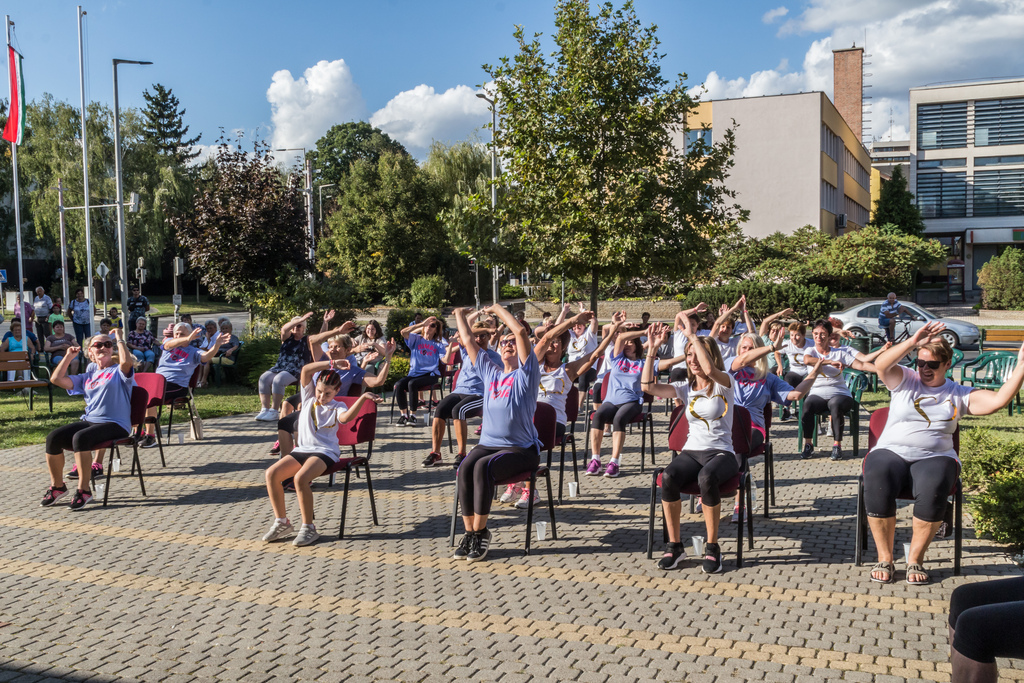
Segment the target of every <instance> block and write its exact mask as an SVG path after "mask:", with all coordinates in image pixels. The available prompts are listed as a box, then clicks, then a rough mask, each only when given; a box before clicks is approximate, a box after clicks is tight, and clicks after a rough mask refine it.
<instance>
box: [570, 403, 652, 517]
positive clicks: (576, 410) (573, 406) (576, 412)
mask: <svg viewBox="0 0 1024 683" xmlns="http://www.w3.org/2000/svg"><path fill="white" fill-rule="evenodd" d="M579 416H580V390H579V389H578V388H577V387H576V385H575V384H574V385H573V387H572V389H570V390H569V395H568V396H566V398H565V427H566V429H565V434H563V435H562V438H561V439H560V440H559V441H558V443H557V444H556V445H557V446H561V448H562V453H561V457H560V458H559V460H558V504H559V505H561V504H562V482H563V479H564V477H565V444H567V443H568V444H572V478H573V480H574V481H575V482H576V492H577V494H578V493H579V486H580V469H579V465H578V464H577V460H576V420H577V419H579ZM652 442H653V437H652ZM653 447H654V446H653V443H652V446H651V448H652V449H653ZM653 457H654V454H653V453H652V454H651V458H652V460H653Z"/></svg>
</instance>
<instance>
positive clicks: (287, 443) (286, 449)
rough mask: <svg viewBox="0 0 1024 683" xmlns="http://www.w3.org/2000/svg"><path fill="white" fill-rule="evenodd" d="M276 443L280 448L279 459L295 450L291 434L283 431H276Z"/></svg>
mask: <svg viewBox="0 0 1024 683" xmlns="http://www.w3.org/2000/svg"><path fill="white" fill-rule="evenodd" d="M277 441H278V443H279V445H280V446H281V457H282V458H283V457H284V456H286V455H290V454H291V452H292V451H293V450H295V440H294V439H293V438H292V433H291V432H289V431H287V430H285V429H278V430H277Z"/></svg>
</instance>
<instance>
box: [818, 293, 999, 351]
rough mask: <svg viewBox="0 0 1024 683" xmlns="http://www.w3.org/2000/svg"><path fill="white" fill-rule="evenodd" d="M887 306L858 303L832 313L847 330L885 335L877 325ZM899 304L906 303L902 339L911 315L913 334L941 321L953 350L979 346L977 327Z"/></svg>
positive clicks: (899, 324) (898, 331)
mask: <svg viewBox="0 0 1024 683" xmlns="http://www.w3.org/2000/svg"><path fill="white" fill-rule="evenodd" d="M884 303H885V299H879V300H877V301H867V302H865V303H862V304H857V305H856V306H851V307H850V308H847V309H846V310H844V311H837V312H835V313H831V314H830V315H831V317H833V318H839V319H840V320H842V321H843V327H844V329H847V330H849V331H851V332H853V333H854V334H858V335H864V336H871V335H878V336H882V335H884V334H885V333H884V332H883V331H882V328H881V327H879V325H878V312H879V311H880V310H881V309H882V304H884ZM900 303H902V304H903V310H904V311H905V312H906V313H907V315H905V316H902V317H900V318H897V319H896V320H897V322H896V335H897V336H899V335H900V334H901V333H902V331H903V322H904V321H908V320H910V316H911V315H912V316H913V317H914V318H915V319H914V320H912V321H910V322H909V323H908V324H907V329H908V331H909V332H910V334H913V333H914V332H915V331H917V330H918V329H919V328H920V327H921V326H922V325H924V324H925V323H927V322H930V321H932V320H940V321H942V323H943V324H945V326H946V329H945V331H944V332H943V333H942V336H943V337H945V339H946V341H948V342H949V344H950V346H952V347H953V348H959V346H960V345H961V344H964V345H968V346H969V345H972V344H977V343H978V339H979V338H980V337H981V332H980V331H979V330H978V327H977V326H976V325H972V324H971V323H965V322H963V321H961V320H956V319H954V318H940V317H938V316H937V315H935V314H934V313H932V312H931V311H929V310H928V309H926V308H922V307H921V306H919V305H918V304H908V303H904V302H900Z"/></svg>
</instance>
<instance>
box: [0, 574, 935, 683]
mask: <svg viewBox="0 0 1024 683" xmlns="http://www.w3.org/2000/svg"><path fill="white" fill-rule="evenodd" d="M76 570H77V567H74V566H70V565H60V564H52V563H48V562H27V561H24V560H12V559H2V558H0V574H7V575H10V576H23V577H30V578H37V579H45V580H53V581H70V582H72V583H77V584H89V585H93V586H102V587H110V588H119V589H129V590H140V591H145V592H149V593H160V594H164V595H178V596H196V597H201V598H208V599H212V600H223V601H226V602H232V603H234V602H245V603H250V604H254V605H266V606H269V607H280V608H284V609H308V610H313V611H315V612H325V613H331V614H338V615H345V616H354V617H360V618H368V619H378V620H383V621H397V622H403V623H415V624H424V625H436V626H441V627H442V628H460V629H469V630H473V631H483V632H487V633H509V634H512V635H514V636H527V637H536V638H553V639H556V640H561V641H566V642H586V643H592V644H596V645H615V646H621V647H635V648H639V649H642V650H663V651H667V652H686V653H690V654H694V655H697V656H699V655H703V654H706V655H714V656H716V657H737V658H742V659H745V660H753V661H768V660H771V661H773V662H778V663H782V664H790V663H791V664H797V665H800V666H811V667H817V668H830V669H841V670H848V671H864V672H868V673H875V674H892V675H898V676H900V675H905V676H908V677H911V678H926V679H929V680H934V681H948V680H949V672H950V667H949V664H948V663H946V662H938V663H936V662H927V661H917V660H908V659H900V658H897V657H874V656H872V655H867V654H860V653H849V652H846V653H844V652H833V651H831V650H817V649H813V648H803V647H786V646H783V645H774V644H759V643H752V642H749V641H735V640H729V639H725V638H704V637H698V636H681V635H676V634H673V633H652V632H650V631H639V630H633V629H624V628H606V627H603V626H579V625H577V624H563V623H559V622H554V621H548V620H542V619H526V618H509V617H506V616H504V615H500V614H484V613H480V612H468V611H462V610H446V609H436V608H432V607H422V606H417V605H403V604H399V603H387V602H380V601H376V600H355V599H351V598H332V597H325V596H320V595H312V594H308V593H298V592H294V591H282V590H274V589H257V588H245V587H242V586H233V585H228V584H219V583H209V582H205V581H185V580H181V579H167V578H161V577H156V576H145V575H139V574H131V573H127V572H115V571H106V570H101V569H95V568H92V569H90V570H89V572H88V575H87V577H78V578H74V579H64V578H61V579H58V578H55V577H68V576H74V575H75V574H76ZM384 615H386V616H384Z"/></svg>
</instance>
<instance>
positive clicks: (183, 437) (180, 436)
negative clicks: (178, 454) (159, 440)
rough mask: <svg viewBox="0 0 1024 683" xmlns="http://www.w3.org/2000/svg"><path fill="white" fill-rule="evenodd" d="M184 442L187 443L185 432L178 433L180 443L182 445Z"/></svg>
mask: <svg viewBox="0 0 1024 683" xmlns="http://www.w3.org/2000/svg"><path fill="white" fill-rule="evenodd" d="M184 443H185V435H184V434H178V445H179V446H181V445H182V444H184Z"/></svg>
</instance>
